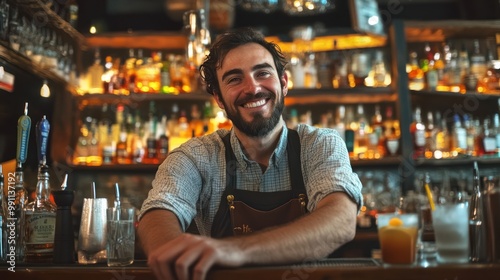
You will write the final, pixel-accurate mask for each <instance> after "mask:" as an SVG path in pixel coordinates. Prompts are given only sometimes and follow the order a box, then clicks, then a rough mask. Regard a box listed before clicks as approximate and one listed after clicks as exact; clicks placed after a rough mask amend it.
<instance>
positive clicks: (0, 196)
mask: <svg viewBox="0 0 500 280" xmlns="http://www.w3.org/2000/svg"><path fill="white" fill-rule="evenodd" d="M3 179H4V178H3V170H2V165H1V164H0V191H1V192H0V261H5V260H6V257H7V256H6V255H7V251H6V245H7V231H6V230H7V228H6V226H5V225H6V222H5V221H6V220H7V212H6V211H4V203H5V202H4V187H3Z"/></svg>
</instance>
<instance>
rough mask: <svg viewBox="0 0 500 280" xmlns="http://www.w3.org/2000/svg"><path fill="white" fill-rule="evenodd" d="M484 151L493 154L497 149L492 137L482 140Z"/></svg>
mask: <svg viewBox="0 0 500 280" xmlns="http://www.w3.org/2000/svg"><path fill="white" fill-rule="evenodd" d="M483 143H484V151H485V152H494V151H496V149H497V141H496V139H495V138H493V137H485V138H484V141H483Z"/></svg>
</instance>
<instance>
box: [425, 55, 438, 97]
mask: <svg viewBox="0 0 500 280" xmlns="http://www.w3.org/2000/svg"><path fill="white" fill-rule="evenodd" d="M425 82H426V88H427V90H431V91H434V90H437V87H438V84H439V74H438V70H437V69H436V62H435V61H434V60H430V61H429V65H428V66H427V72H425Z"/></svg>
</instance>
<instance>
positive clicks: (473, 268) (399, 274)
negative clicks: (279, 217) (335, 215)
mask: <svg viewBox="0 0 500 280" xmlns="http://www.w3.org/2000/svg"><path fill="white" fill-rule="evenodd" d="M8 268H9V267H8V266H7V265H6V264H5V263H2V265H1V266H0V279H2V280H3V279H9V280H17V279H19V280H25V279H30V280H37V279H49V280H56V279H70V280H80V279H81V280H142V279H145V280H146V279H147V280H154V279H155V278H154V275H153V274H152V272H151V271H150V269H149V268H148V267H147V265H146V263H145V261H136V262H135V263H134V264H133V265H131V266H127V267H114V268H111V267H107V266H106V265H105V264H97V265H69V266H56V265H34V266H28V265H19V266H16V267H15V272H11V271H9V270H8ZM207 279H213V280H225V279H238V280H246V279H249V280H250V279H252V280H255V279H259V280H267V279H282V280H304V279H308V280H314V279H321V280H326V279H335V280H347V279H348V280H356V279H360V280H361V279H362V280H366V279H381V280H401V279H405V280H413V279H415V280H422V279H424V280H434V279H435V280H469V279H470V280H487V279H500V263H496V264H464V265H435V266H431V267H422V266H413V267H412V266H397V267H389V266H384V265H381V264H379V262H378V261H376V260H373V259H355V258H342V259H325V260H323V261H317V262H308V263H303V264H297V265H283V266H248V267H241V268H214V269H213V270H212V271H211V272H210V273H209V275H208V277H207Z"/></svg>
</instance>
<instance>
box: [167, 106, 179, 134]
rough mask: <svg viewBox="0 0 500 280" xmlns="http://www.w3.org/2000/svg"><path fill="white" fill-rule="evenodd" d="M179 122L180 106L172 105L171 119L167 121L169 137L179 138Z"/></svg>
mask: <svg viewBox="0 0 500 280" xmlns="http://www.w3.org/2000/svg"><path fill="white" fill-rule="evenodd" d="M178 120H179V106H178V105H177V104H176V103H174V104H172V111H171V113H170V118H168V120H167V130H168V135H169V137H178V136H179V128H178V123H177V122H178Z"/></svg>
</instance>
